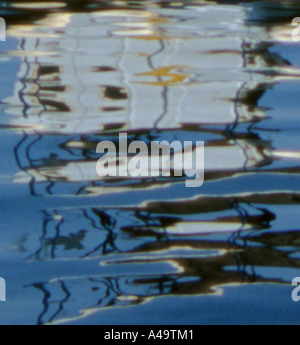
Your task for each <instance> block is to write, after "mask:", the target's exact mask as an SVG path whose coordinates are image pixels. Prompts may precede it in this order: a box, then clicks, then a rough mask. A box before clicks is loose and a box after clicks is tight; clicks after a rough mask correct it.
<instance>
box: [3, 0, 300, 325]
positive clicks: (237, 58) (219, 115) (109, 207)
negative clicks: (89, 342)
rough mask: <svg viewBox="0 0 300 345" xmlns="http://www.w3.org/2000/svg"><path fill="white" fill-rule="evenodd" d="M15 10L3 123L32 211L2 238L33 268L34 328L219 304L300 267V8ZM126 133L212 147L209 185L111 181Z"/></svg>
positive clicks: (15, 176)
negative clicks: (297, 96)
mask: <svg viewBox="0 0 300 345" xmlns="http://www.w3.org/2000/svg"><path fill="white" fill-rule="evenodd" d="M9 8H10V11H11V16H10V19H9V23H8V24H9V26H8V35H9V40H11V41H12V42H17V43H15V44H16V46H15V47H12V48H9V49H8V50H7V51H4V52H1V60H0V64H1V66H2V69H3V70H4V69H5V68H6V66H7V69H8V70H9V69H10V68H12V67H10V63H14V64H15V65H14V66H15V67H14V68H15V74H14V77H13V78H12V81H11V83H10V84H11V86H10V89H9V90H8V91H9V92H6V91H5V92H4V91H3V95H5V97H4V96H3V97H1V108H0V109H1V110H0V111H1V114H2V115H3V119H2V120H1V124H0V125H1V129H2V130H3V131H4V132H5V133H9V134H10V135H11V138H12V139H11V142H12V141H13V143H14V144H13V145H14V148H13V153H12V157H13V158H12V160H11V161H12V162H10V161H9V162H8V163H7V171H5V170H4V172H3V173H2V172H1V173H2V175H3V177H1V181H2V180H3V181H6V182H1V183H3V185H5V186H6V185H7V180H6V179H7V177H6V176H7V175H10V174H11V177H12V178H11V181H10V183H9V186H10V187H5V188H11V191H12V193H16V194H14V195H17V197H18V198H19V199H21V200H22V201H23V200H24V201H25V206H24V209H25V211H24V210H23V211H22V212H24V216H25V217H26V218H27V219H25V220H24V222H26V226H24V230H22V229H20V230H17V231H16V235H15V236H14V237H13V240H11V238H10V237H9V238H8V239H7V240H6V239H4V243H6V241H7V242H9V243H10V244H11V243H12V242H13V246H11V249H10V250H9V252H8V253H9V254H8V255H11V256H13V255H18V256H17V257H18V258H19V259H21V260H22V265H23V266H24V279H23V280H22V281H23V282H24V283H22V288H23V287H24V288H26V289H33V288H35V289H36V290H38V291H36V299H38V300H39V301H40V308H41V311H40V313H39V315H35V318H36V319H37V323H38V324H45V323H64V322H72V321H75V320H76V321H77V320H80V319H82V318H85V317H87V316H89V315H91V314H94V313H96V314H97V313H99V315H100V314H101V311H103V310H105V309H108V308H115V307H127V306H137V305H142V304H143V303H144V302H146V301H148V302H149V301H150V303H151V300H152V299H155V298H156V297H158V296H171V295H172V296H178V298H179V296H181V298H184V297H183V296H188V295H191V296H192V295H194V296H195V295H199V296H205V295H207V294H210V295H218V294H219V295H220V294H222V288H223V287H224V286H225V285H230V284H241V285H242V284H250V283H253V282H256V283H261V284H266V283H273V284H289V283H290V281H288V279H287V278H285V277H284V276H280V275H279V274H278V276H276V277H274V275H271V274H269V270H272V269H273V268H274V267H275V268H284V269H285V270H286V271H289V270H291V269H298V268H299V267H300V261H299V260H300V256H299V252H300V240H299V239H300V229H299V226H298V227H297V220H296V216H297V208H298V207H299V202H300V191H299V190H298V189H299V188H297V185H299V173H300V161H299V158H300V155H299V152H300V147H297V144H295V146H296V147H294V148H292V147H290V146H288V145H286V144H285V143H286V140H285V139H284V140H283V139H282V138H286V137H288V136H290V137H291V140H294V141H293V142H294V143H296V142H297V141H296V139H294V136H295V137H296V138H297V135H298V134H299V133H297V132H296V134H295V133H294V132H293V131H299V128H300V127H299V122H297V121H298V120H297V117H296V115H295V117H294V118H293V119H292V120H291V125H290V126H289V124H288V123H287V122H283V120H282V118H284V116H285V115H284V114H281V113H280V114H279V115H278V113H276V107H277V106H278V102H276V95H277V94H276V92H277V93H278V91H276V87H281V86H282V85H283V86H284V85H287V84H286V83H289V82H294V83H295V85H297V86H298V83H299V77H300V70H299V65H297V64H296V62H295V60H294V55H293V54H295V52H294V51H293V49H297V48H295V46H290V45H289V46H288V47H289V49H288V53H286V54H285V53H284V52H285V51H284V49H279V48H280V47H281V48H282V46H284V45H285V44H290V43H291V39H290V36H289V31H288V30H289V29H290V27H289V26H288V25H289V23H290V18H292V17H293V15H294V14H296V15H294V17H295V16H297V15H299V13H300V7H299V6H298V5H297V4H296V3H295V2H293V1H291V2H286V3H285V4H282V3H280V2H279V1H269V2H264V1H262V2H260V3H257V2H251V1H246V2H242V3H241V4H239V5H237V4H236V5H233V4H225V3H223V2H220V3H218V2H211V1H201V2H200V1H199V2H197V1H186V2H169V1H164V2H156V1H150V2H145V3H143V2H140V3H138V2H131V1H122V2H120V1H118V2H115V1H111V2H108V1H102V2H95V1H85V2H83V1H78V2H65V1H59V2H49V3H47V4H46V5H45V3H42V2H40V3H39V2H35V3H29V2H27V3H26V2H22V3H21V2H20V3H19V2H17V3H12V4H11V5H9ZM283 10H284V11H283ZM14 11H15V12H14ZM297 11H298V12H297ZM12 45H13V43H12ZM278 47H279V48H278ZM2 57H4V58H5V59H3V60H2ZM3 78H4V81H7V80H8V79H5V78H8V77H5V75H4V77H3ZM7 83H8V82H7ZM270 97H271V98H272V97H273V98H272V99H273V100H274V102H273V104H274V106H273V104H272V105H270V101H269V103H268V102H267V101H266V100H268V99H269V98H270ZM278 107H279V106H278ZM280 107H281V106H280ZM280 107H279V112H280V111H282V112H284V111H285V110H286V109H284V108H280ZM294 107H296V105H295V106H294ZM292 114H295V113H292ZM278 118H279V120H278ZM283 123H284V124H285V126H283V127H282V124H283ZM120 132H126V133H128V140H129V141H133V140H141V141H143V142H145V143H146V144H147V145H148V146H149V145H150V142H151V141H153V140H157V141H162V140H167V141H169V142H171V141H173V140H179V141H180V142H183V141H185V140H195V141H196V140H203V141H205V183H204V187H203V188H201V189H196V190H195V189H194V188H192V189H193V191H187V189H185V188H184V181H185V180H184V178H183V177H177V176H174V175H172V174H171V176H168V177H151V178H150V177H149V178H145V177H144V178H142V177H114V178H112V177H105V178H100V177H99V176H98V175H97V173H96V162H97V159H98V158H99V156H98V155H97V154H96V146H97V144H98V143H99V141H101V140H111V141H113V142H115V143H116V145H117V141H118V136H119V133H120ZM290 133H292V134H290ZM6 136H8V134H7V135H6ZM6 136H4V137H5V138H6ZM3 142H4V141H3ZM4 147H7V146H4ZM12 166H14V168H11V167H12ZM173 168H174V167H173ZM24 186H25V187H26V188H23V187H24ZM25 190H26V192H24V191H25ZM20 191H22V193H23V194H22V195H21V196H20V195H19V194H18V193H21V192H20ZM25 193H26V195H25ZM16 210H18V209H17V206H16ZM11 212H13V210H11ZM15 212H17V211H15ZM14 217H18V215H17V214H14ZM5 236H10V235H5ZM15 253H17V254H15ZM44 262H47V265H48V266H47V267H49V272H50V273H49V276H47V278H45V279H44V278H43V277H45V275H44V273H43V274H41V275H39V273H41V272H42V270H43V269H44V268H43V267H44V266H42V265H43V263H44ZM95 262H96V263H97V264H98V263H99V265H98V266H97V270H95V269H92V268H91V267H92V266H91V265H92V264H91V263H95ZM57 263H58V265H60V266H59V268H57V267H58V265H57ZM79 263H80V265H84V267H85V270H86V273H84V274H83V273H82V272H83V271H82V270H81V271H80V273H79V271H78V272H77V269H76V268H74V267H76V264H79ZM39 264H40V265H41V266H38V265H39ZM30 265H34V266H32V267H35V270H36V273H35V276H31V275H30V274H28V276H26V272H27V271H26V270H29V271H30V272H31V270H30V269H29V268H28V267H29V266H30ZM37 267H41V268H40V270H41V271H40V272H39V271H38V270H39V269H36V268H37ZM50 267H52V268H51V269H50ZM80 267H82V266H80ZM56 270H57V271H56ZM78 270H79V269H78ZM54 271H55V273H53V272H54ZM31 273H32V272H31ZM3 274H4V273H3ZM82 296H84V298H82ZM253 303H255V301H253ZM220 313H225V314H226V311H225V310H224V311H220ZM253 317H255V316H253ZM116 318H117V316H116ZM118 322H119V321H118ZM203 322H204V323H205V319H204V321H203Z"/></svg>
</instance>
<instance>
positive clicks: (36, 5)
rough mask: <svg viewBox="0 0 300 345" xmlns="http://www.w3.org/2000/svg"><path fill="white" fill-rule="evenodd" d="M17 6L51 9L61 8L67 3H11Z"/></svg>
mask: <svg viewBox="0 0 300 345" xmlns="http://www.w3.org/2000/svg"><path fill="white" fill-rule="evenodd" d="M11 6H12V7H16V8H24V9H26V8H28V9H31V8H38V9H43V8H44V9H51V8H61V7H65V6H66V4H65V3H63V2H32V1H31V2H15V3H14V4H12V5H11Z"/></svg>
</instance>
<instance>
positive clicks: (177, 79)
mask: <svg viewBox="0 0 300 345" xmlns="http://www.w3.org/2000/svg"><path fill="white" fill-rule="evenodd" d="M178 68H184V66H166V67H159V68H158V69H156V70H154V71H150V72H145V73H137V74H136V75H137V76H149V77H156V78H169V80H159V81H155V82H140V83H142V84H147V85H158V86H172V85H176V84H179V83H182V82H183V81H185V80H186V79H187V78H188V77H189V76H190V75H189V74H186V73H178V72H176V73H175V72H171V71H173V70H176V69H178Z"/></svg>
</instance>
